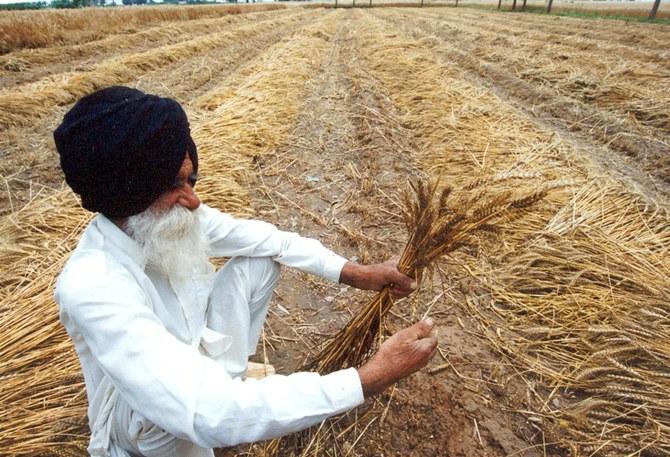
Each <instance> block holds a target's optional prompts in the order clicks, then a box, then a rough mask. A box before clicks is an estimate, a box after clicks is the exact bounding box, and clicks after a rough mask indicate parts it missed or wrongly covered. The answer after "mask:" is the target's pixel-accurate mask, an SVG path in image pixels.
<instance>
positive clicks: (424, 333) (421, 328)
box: [406, 317, 435, 340]
mask: <svg viewBox="0 0 670 457" xmlns="http://www.w3.org/2000/svg"><path fill="white" fill-rule="evenodd" d="M434 326H435V322H434V321H433V319H432V318H430V317H429V318H427V319H424V320H421V321H419V322H417V323H416V324H414V325H412V326H411V327H408V328H407V329H406V331H407V332H408V333H409V335H410V337H411V338H412V339H416V340H420V339H423V338H426V337H428V336H429V335H430V332H431V331H432V330H433V327H434Z"/></svg>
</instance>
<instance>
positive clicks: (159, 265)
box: [126, 205, 210, 280]
mask: <svg viewBox="0 0 670 457" xmlns="http://www.w3.org/2000/svg"><path fill="white" fill-rule="evenodd" d="M201 216H202V210H200V209H196V210H193V211H192V210H189V209H187V208H184V207H183V206H180V205H175V206H173V207H172V208H170V209H169V210H167V211H165V212H163V213H156V212H154V211H153V210H152V209H151V208H148V209H146V210H144V211H143V212H141V213H139V214H136V215H134V216H130V217H129V218H128V222H127V226H126V228H127V230H128V234H129V235H130V237H131V238H133V239H134V240H135V241H136V242H137V243H138V244H139V245H140V246H141V247H142V250H143V252H144V255H145V256H146V258H147V266H149V267H151V268H153V269H154V270H156V271H158V272H160V273H163V274H165V275H166V276H168V277H169V278H170V279H176V280H181V279H188V278H192V277H194V276H196V275H202V274H206V273H207V272H208V271H209V268H210V264H209V261H208V257H207V240H206V238H205V234H204V232H203V230H202V225H201Z"/></svg>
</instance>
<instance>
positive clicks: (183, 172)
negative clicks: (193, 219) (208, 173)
mask: <svg viewBox="0 0 670 457" xmlns="http://www.w3.org/2000/svg"><path fill="white" fill-rule="evenodd" d="M196 179H197V176H196V174H195V173H194V171H193V163H192V162H191V158H190V157H189V156H188V154H186V158H185V159H184V162H182V164H181V168H180V169H179V173H178V174H177V177H176V178H175V181H174V185H173V186H172V188H171V189H169V190H167V191H166V192H164V193H163V194H162V195H161V196H160V197H158V199H157V200H156V201H155V202H153V203H152V204H151V207H150V209H151V210H152V211H154V212H155V213H156V214H161V213H164V212H166V211H168V210H170V209H172V208H173V207H174V206H176V205H180V206H183V207H184V208H186V209H190V210H195V209H197V208H198V207H199V206H200V199H199V198H198V196H197V195H196V193H195V190H194V189H193V186H195V181H196Z"/></svg>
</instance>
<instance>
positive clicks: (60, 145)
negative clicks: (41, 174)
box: [54, 87, 198, 217]
mask: <svg viewBox="0 0 670 457" xmlns="http://www.w3.org/2000/svg"><path fill="white" fill-rule="evenodd" d="M54 139H55V141H56V149H57V150H58V154H60V165H61V168H62V169H63V172H64V173H65V180H66V181H67V183H68V185H69V186H70V187H71V188H72V190H74V191H75V192H76V193H77V194H79V195H80V196H81V204H82V206H83V207H84V208H86V209H88V210H90V211H98V212H101V213H103V214H105V215H106V216H109V217H126V216H132V215H133V214H137V213H140V212H142V211H144V210H145V209H147V208H148V207H149V206H150V205H151V204H152V203H153V202H154V201H155V200H156V199H157V198H158V197H159V196H160V195H161V194H162V193H163V192H165V191H167V190H169V189H170V188H171V187H172V185H173V184H174V180H175V178H176V177H177V174H178V172H179V169H180V168H181V165H182V163H183V161H184V159H185V158H186V154H187V153H188V155H189V157H190V158H191V161H192V162H193V168H194V171H196V172H197V170H198V154H197V150H196V147H195V144H194V143H193V139H192V138H191V132H190V129H189V125H188V119H187V118H186V113H185V112H184V110H183V109H182V107H181V106H180V105H179V103H177V102H176V101H174V100H172V99H170V98H162V97H158V96H155V95H148V94H145V93H143V92H141V91H139V90H137V89H131V88H129V87H109V88H107V89H102V90H100V91H98V92H94V93H92V94H90V95H87V96H86V97H84V98H82V99H81V100H79V101H78V102H77V103H76V104H75V105H74V107H72V109H71V110H70V111H69V112H68V113H67V114H66V115H65V118H64V119H63V122H62V123H61V125H60V126H59V127H58V128H57V129H56V131H55V132H54Z"/></svg>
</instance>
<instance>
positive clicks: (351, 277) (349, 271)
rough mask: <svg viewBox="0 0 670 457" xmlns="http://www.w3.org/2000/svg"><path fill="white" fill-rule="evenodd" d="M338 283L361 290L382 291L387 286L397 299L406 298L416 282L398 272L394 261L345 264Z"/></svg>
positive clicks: (414, 287)
mask: <svg viewBox="0 0 670 457" xmlns="http://www.w3.org/2000/svg"><path fill="white" fill-rule="evenodd" d="M340 282H341V283H342V284H347V285H350V286H353V287H356V288H358V289H363V290H382V289H383V288H384V287H386V286H389V287H390V288H391V293H392V294H393V295H394V296H396V297H398V298H401V297H406V296H407V295H409V294H410V293H412V292H413V291H414V290H415V289H416V282H415V281H414V280H413V279H412V278H410V277H409V276H407V275H405V274H402V273H401V272H400V271H398V266H397V263H396V262H395V261H389V262H384V263H377V264H374V265H359V264H357V263H354V262H347V263H346V264H344V268H342V272H341V273H340Z"/></svg>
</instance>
